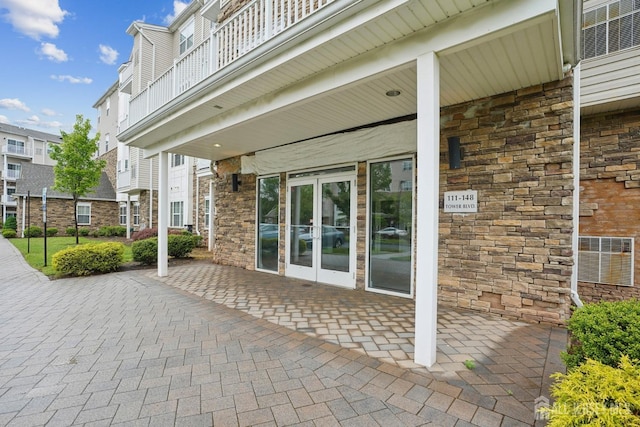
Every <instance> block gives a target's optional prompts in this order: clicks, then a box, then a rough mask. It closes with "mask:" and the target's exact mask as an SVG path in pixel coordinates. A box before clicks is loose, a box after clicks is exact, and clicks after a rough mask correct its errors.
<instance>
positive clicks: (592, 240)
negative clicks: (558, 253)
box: [578, 236, 633, 286]
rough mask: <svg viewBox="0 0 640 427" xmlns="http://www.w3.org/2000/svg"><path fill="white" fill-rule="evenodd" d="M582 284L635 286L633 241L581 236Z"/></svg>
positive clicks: (580, 271) (579, 269) (631, 239)
mask: <svg viewBox="0 0 640 427" xmlns="http://www.w3.org/2000/svg"><path fill="white" fill-rule="evenodd" d="M578 280H579V281H581V282H589V283H605V284H609V285H624V286H633V238H630V237H592V236H584V237H583V236H581V237H580V240H579V244H578Z"/></svg>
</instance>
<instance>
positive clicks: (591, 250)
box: [578, 0, 640, 301]
mask: <svg viewBox="0 0 640 427" xmlns="http://www.w3.org/2000/svg"><path fill="white" fill-rule="evenodd" d="M581 48H582V52H581V54H582V58H583V60H582V63H581V75H582V77H581V84H580V91H581V94H580V113H581V122H582V123H581V126H582V132H581V147H580V149H581V154H580V157H581V165H580V241H579V253H578V265H579V274H578V275H579V280H580V286H579V293H580V296H581V298H582V299H583V300H584V301H598V300H603V299H604V300H616V299H623V298H631V297H635V298H640V291H639V290H638V284H640V258H639V252H638V250H639V249H638V248H637V247H636V246H637V245H636V243H637V242H638V238H639V237H640V227H638V225H639V224H640V77H639V76H640V2H637V1H631V0H616V1H611V0H589V1H585V2H584V10H583V23H582V45H581Z"/></svg>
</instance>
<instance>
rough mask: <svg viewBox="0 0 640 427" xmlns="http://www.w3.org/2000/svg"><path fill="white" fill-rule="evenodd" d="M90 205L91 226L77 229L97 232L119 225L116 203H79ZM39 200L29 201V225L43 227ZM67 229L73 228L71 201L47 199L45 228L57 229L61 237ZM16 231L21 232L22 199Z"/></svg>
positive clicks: (90, 201)
mask: <svg viewBox="0 0 640 427" xmlns="http://www.w3.org/2000/svg"><path fill="white" fill-rule="evenodd" d="M86 202H88V203H91V225H80V226H78V227H79V228H88V229H89V230H97V229H99V228H100V227H104V226H109V225H120V224H119V209H118V203H116V202H115V201H105V200H81V201H80V203H86ZM41 206H42V202H41V200H40V198H32V200H31V225H32V226H38V227H43V225H44V224H43V222H42V211H41V210H40V207H41ZM69 227H75V221H74V219H73V200H70V199H52V198H47V228H57V229H58V235H63V234H64V233H65V230H66V229H67V228H69ZM18 230H22V198H21V199H20V202H19V203H18Z"/></svg>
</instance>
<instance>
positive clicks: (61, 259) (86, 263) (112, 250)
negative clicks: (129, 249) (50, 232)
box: [53, 242, 124, 276]
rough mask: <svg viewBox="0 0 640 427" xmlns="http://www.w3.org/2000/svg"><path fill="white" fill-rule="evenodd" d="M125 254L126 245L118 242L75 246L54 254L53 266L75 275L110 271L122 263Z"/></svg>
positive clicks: (60, 271)
mask: <svg viewBox="0 0 640 427" xmlns="http://www.w3.org/2000/svg"><path fill="white" fill-rule="evenodd" d="M123 254H124V245H123V244H122V243H116V242H104V243H96V244H86V245H80V246H73V247H70V248H67V249H63V250H61V251H59V252H56V253H55V254H53V268H54V269H55V270H56V271H57V272H59V273H62V274H70V275H73V276H88V275H90V274H93V273H109V272H112V271H116V270H117V269H118V267H119V266H120V264H122V260H123Z"/></svg>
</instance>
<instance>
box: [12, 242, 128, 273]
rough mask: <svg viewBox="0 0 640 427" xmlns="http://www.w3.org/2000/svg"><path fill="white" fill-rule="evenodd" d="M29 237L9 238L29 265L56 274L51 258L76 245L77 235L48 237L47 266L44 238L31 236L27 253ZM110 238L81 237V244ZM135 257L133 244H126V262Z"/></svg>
mask: <svg viewBox="0 0 640 427" xmlns="http://www.w3.org/2000/svg"><path fill="white" fill-rule="evenodd" d="M27 240H28V239H26V238H25V239H9V241H10V242H11V243H13V245H14V246H15V247H16V248H18V250H19V251H20V252H21V253H22V256H24V259H25V260H27V262H28V263H29V265H30V266H31V267H33V268H35V269H37V270H40V271H42V272H43V273H44V274H46V275H47V276H52V275H55V273H56V272H55V270H54V269H53V266H52V262H51V258H52V257H53V254H55V253H56V252H58V251H61V250H62V249H66V248H68V247H70V246H75V245H76V238H75V237H47V266H46V267H45V266H44V238H43V237H37V238H31V239H30V240H31V242H30V244H29V252H28V253H27V244H28V242H27ZM108 241H109V239H108V238H104V239H94V238H88V237H80V244H84V243H98V242H108ZM132 259H133V257H132V255H131V246H130V245H126V244H125V246H124V262H129V261H131V260H132Z"/></svg>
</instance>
